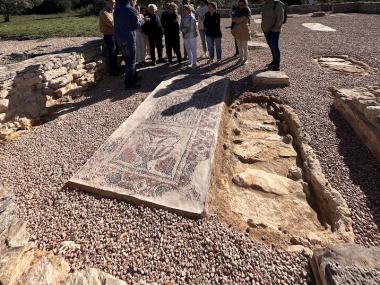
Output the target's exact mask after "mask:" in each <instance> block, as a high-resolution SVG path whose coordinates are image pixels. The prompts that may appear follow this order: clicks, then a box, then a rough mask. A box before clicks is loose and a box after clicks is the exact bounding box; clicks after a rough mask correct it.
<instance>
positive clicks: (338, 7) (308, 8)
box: [218, 2, 380, 18]
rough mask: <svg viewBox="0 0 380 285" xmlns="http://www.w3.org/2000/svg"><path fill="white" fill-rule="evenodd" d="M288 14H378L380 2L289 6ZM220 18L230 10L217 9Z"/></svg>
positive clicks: (256, 10) (255, 11)
mask: <svg viewBox="0 0 380 285" xmlns="http://www.w3.org/2000/svg"><path fill="white" fill-rule="evenodd" d="M286 10H287V13H288V14H309V13H314V12H318V11H324V12H332V13H363V14H380V2H347V3H336V4H329V3H321V4H314V5H291V6H288V7H287V8H286ZM218 11H219V13H220V15H221V17H222V18H229V17H230V9H218ZM251 12H252V14H260V13H261V5H254V6H253V7H251Z"/></svg>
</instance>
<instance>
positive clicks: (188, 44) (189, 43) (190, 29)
mask: <svg viewBox="0 0 380 285" xmlns="http://www.w3.org/2000/svg"><path fill="white" fill-rule="evenodd" d="M180 30H181V32H182V35H183V40H184V42H185V48H186V51H187V56H188V57H189V62H190V64H191V67H192V68H194V69H195V68H197V36H198V33H197V21H196V20H195V17H194V16H193V14H192V13H191V7H190V6H189V5H185V6H184V7H183V17H182V19H181V26H180Z"/></svg>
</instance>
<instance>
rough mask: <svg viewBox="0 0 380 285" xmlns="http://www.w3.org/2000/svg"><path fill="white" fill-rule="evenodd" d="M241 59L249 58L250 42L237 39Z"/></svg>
mask: <svg viewBox="0 0 380 285" xmlns="http://www.w3.org/2000/svg"><path fill="white" fill-rule="evenodd" d="M236 43H237V46H238V50H239V57H240V60H248V42H247V41H242V40H239V39H236Z"/></svg>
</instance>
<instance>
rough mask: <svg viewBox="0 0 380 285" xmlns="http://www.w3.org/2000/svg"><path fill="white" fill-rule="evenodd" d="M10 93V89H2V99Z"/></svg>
mask: <svg viewBox="0 0 380 285" xmlns="http://www.w3.org/2000/svg"><path fill="white" fill-rule="evenodd" d="M8 95H9V90H8V89H2V90H0V99H3V98H5V97H7V96H8Z"/></svg>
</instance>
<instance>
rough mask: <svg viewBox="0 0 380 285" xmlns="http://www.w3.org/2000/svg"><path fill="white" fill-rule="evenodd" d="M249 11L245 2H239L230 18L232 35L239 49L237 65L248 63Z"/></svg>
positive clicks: (242, 0)
mask: <svg viewBox="0 0 380 285" xmlns="http://www.w3.org/2000/svg"><path fill="white" fill-rule="evenodd" d="M250 18H251V10H250V9H249V8H248V2H247V0H239V2H238V9H237V11H236V13H235V15H234V17H233V18H232V23H233V28H232V31H231V32H232V35H233V36H234V37H235V39H236V42H237V45H238V49H239V57H240V59H239V63H240V64H247V63H248V41H249V40H250V39H251V31H250V28H249V26H250Z"/></svg>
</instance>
